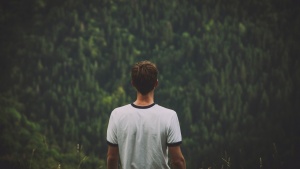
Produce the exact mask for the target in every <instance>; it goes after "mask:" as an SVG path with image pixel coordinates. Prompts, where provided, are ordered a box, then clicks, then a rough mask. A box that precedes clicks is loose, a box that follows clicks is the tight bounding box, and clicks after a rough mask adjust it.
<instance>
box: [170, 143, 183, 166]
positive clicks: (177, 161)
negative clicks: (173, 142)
mask: <svg viewBox="0 0 300 169" xmlns="http://www.w3.org/2000/svg"><path fill="white" fill-rule="evenodd" d="M168 148H169V154H170V156H171V165H172V167H173V168H174V169H186V164H185V159H184V157H183V155H182V152H181V149H180V146H174V147H173V146H170V147H168Z"/></svg>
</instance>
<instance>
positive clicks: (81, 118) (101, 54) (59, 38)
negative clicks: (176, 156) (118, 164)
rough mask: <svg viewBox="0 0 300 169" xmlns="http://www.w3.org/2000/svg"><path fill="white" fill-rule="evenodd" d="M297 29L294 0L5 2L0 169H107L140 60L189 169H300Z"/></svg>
mask: <svg viewBox="0 0 300 169" xmlns="http://www.w3.org/2000/svg"><path fill="white" fill-rule="evenodd" d="M299 30H300V4H299V2H298V1H295V0H284V1H283V0H243V1H240V0H227V1H225V0H160V1H155V0H89V1H84V0H64V1H60V0H51V1H50V0H26V1H21V0H9V1H1V3H0V38H1V41H0V43H1V45H0V55H1V56H0V73H1V74H0V132H1V135H0V150H1V151H0V168H2V169H76V168H77V169H101V168H102V169H104V168H106V153H107V143H106V130H107V124H108V119H109V116H110V113H111V111H112V110H113V109H114V108H115V107H118V106H122V105H125V104H128V103H131V102H133V101H134V99H135V97H136V91H135V89H134V88H133V87H132V86H131V84H130V69H131V66H132V65H133V64H134V63H135V62H137V61H141V60H150V61H152V62H154V63H155V64H156V65H157V67H158V69H159V77H158V79H159V87H158V88H157V89H156V91H155V92H156V93H155V102H156V103H157V104H159V105H161V106H164V107H167V108H170V109H173V110H175V111H176V112H177V115H178V117H179V121H180V126H181V132H182V136H183V143H182V145H181V149H182V151H183V155H184V157H185V159H186V162H187V168H188V169H282V168H298V167H299V168H300V162H299V159H300V124H299V122H298V119H300V112H299V110H300V106H299V105H300V90H299V87H300V59H299V56H298V55H299V53H300V32H299Z"/></svg>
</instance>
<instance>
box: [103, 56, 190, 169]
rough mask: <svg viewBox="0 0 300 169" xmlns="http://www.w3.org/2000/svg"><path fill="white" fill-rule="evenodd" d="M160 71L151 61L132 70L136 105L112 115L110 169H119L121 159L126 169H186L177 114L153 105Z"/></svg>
mask: <svg viewBox="0 0 300 169" xmlns="http://www.w3.org/2000/svg"><path fill="white" fill-rule="evenodd" d="M157 75H158V70H157V68H156V66H155V65H154V64H153V63H151V62H149V61H142V62H138V63H136V64H135V65H134V66H133V67H132V69H131V83H132V85H133V86H134V87H135V88H136V90H137V98H136V101H135V102H133V103H131V104H128V105H125V106H122V107H119V108H116V109H114V110H113V111H112V113H111V115H110V119H109V124H108V128H107V143H108V152H107V168H108V169H117V168H118V160H119V156H120V159H121V165H122V168H123V169H169V168H170V167H169V166H168V154H170V160H171V164H172V166H173V168H178V169H185V168H186V164H185V159H184V157H183V155H182V153H181V149H180V144H181V142H182V137H181V131H180V126H179V121H178V117H177V114H176V112H175V111H173V110H170V109H167V108H164V107H162V106H159V105H157V104H155V103H154V89H155V88H156V87H157V85H158V80H157Z"/></svg>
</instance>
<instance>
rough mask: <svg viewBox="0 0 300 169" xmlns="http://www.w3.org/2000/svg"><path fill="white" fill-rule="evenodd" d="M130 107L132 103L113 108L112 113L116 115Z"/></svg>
mask: <svg viewBox="0 0 300 169" xmlns="http://www.w3.org/2000/svg"><path fill="white" fill-rule="evenodd" d="M129 109H131V106H130V104H127V105H124V106H120V107H117V108H115V109H113V111H112V112H111V115H112V116H115V115H117V114H119V113H120V112H126V111H127V110H129Z"/></svg>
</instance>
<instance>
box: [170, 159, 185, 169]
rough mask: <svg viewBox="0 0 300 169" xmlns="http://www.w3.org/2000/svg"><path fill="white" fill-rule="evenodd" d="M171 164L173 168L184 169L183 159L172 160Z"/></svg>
mask: <svg viewBox="0 0 300 169" xmlns="http://www.w3.org/2000/svg"><path fill="white" fill-rule="evenodd" d="M172 163H173V166H174V167H176V168H186V164H185V159H184V157H180V158H176V159H173V160H172Z"/></svg>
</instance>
